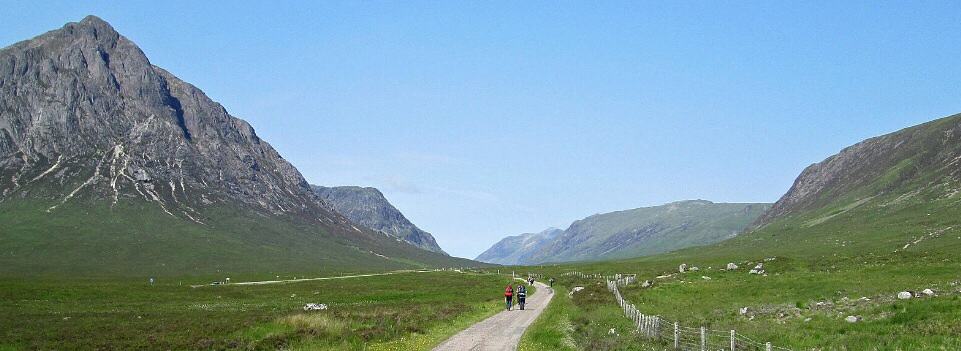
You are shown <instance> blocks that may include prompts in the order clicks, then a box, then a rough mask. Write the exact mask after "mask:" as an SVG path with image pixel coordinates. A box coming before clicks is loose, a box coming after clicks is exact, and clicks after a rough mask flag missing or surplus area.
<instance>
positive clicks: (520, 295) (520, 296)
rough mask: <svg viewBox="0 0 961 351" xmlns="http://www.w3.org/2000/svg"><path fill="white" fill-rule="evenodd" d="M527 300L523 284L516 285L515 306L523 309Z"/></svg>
mask: <svg viewBox="0 0 961 351" xmlns="http://www.w3.org/2000/svg"><path fill="white" fill-rule="evenodd" d="M525 302H527V288H526V287H524V284H521V285H518V286H517V306H520V308H521V310H522V311H523V310H524V303H525Z"/></svg>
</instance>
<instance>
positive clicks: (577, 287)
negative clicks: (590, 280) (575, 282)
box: [567, 286, 584, 296]
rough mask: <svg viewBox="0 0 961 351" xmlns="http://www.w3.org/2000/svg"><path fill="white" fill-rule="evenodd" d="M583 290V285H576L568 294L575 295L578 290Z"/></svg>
mask: <svg viewBox="0 0 961 351" xmlns="http://www.w3.org/2000/svg"><path fill="white" fill-rule="evenodd" d="M581 290H584V287H583V286H575V287H574V288H573V289H571V293H570V294H567V295H568V296H574V293H576V292H578V291H581Z"/></svg>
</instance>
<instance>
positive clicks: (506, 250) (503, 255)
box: [475, 228, 564, 265]
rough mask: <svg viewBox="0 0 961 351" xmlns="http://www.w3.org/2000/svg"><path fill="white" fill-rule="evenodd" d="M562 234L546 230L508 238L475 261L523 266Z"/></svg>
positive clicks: (561, 231)
mask: <svg viewBox="0 0 961 351" xmlns="http://www.w3.org/2000/svg"><path fill="white" fill-rule="evenodd" d="M562 233H564V231H563V230H560V229H557V228H547V229H545V230H544V231H541V232H539V233H524V234H521V235H515V236H509V237H506V238H504V239H501V241H498V242H497V243H496V244H494V246H491V248H489V249H487V251H484V252H483V253H481V254H480V255H478V256H477V258H475V260H477V261H481V262H487V263H496V264H504V265H514V264H524V263H527V262H528V261H529V258H530V256H532V255H534V254H537V253H538V252H540V250H542V249H543V246H544V244H547V243H549V242H550V241H551V240H554V239H555V238H557V236H559V235H561V234H562Z"/></svg>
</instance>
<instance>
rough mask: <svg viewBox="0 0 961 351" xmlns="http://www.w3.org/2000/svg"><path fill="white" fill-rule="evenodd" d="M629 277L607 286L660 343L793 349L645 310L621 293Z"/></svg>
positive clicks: (700, 348)
mask: <svg viewBox="0 0 961 351" xmlns="http://www.w3.org/2000/svg"><path fill="white" fill-rule="evenodd" d="M624 281H625V279H623V278H622V279H620V280H608V281H607V290H610V291H611V292H612V293H613V294H614V298H615V299H616V300H617V304H618V306H620V307H621V309H622V310H623V311H624V315H625V316H627V318H629V319H631V320H632V321H633V322H634V329H635V331H636V332H637V333H638V334H640V335H641V336H642V337H644V338H646V339H648V340H651V341H653V342H656V343H662V344H666V345H673V347H674V349H675V350H693V351H721V350H730V351H741V350H743V351H774V350H777V351H790V349H786V348H783V347H777V346H774V345H771V343H770V342H764V343H762V342H758V341H756V340H754V339H751V338H749V337H746V336H744V335H741V334H739V333H737V331H735V330H733V329H732V330H713V329H708V328H705V327H695V328H692V327H687V326H684V325H681V323H679V322H677V321H671V320H667V319H664V318H662V317H661V316H652V315H648V314H644V313H641V311H640V310H638V309H637V307H636V306H634V304H632V303H630V302H628V301H627V300H625V299H624V297H623V296H622V295H621V291H620V289H619V287H620V286H624V285H627V284H629V283H625V282H624Z"/></svg>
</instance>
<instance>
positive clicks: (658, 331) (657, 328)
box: [654, 316, 661, 340]
mask: <svg viewBox="0 0 961 351" xmlns="http://www.w3.org/2000/svg"><path fill="white" fill-rule="evenodd" d="M654 338H655V339H657V340H660V339H661V317H658V316H654Z"/></svg>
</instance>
